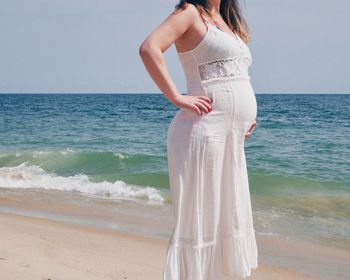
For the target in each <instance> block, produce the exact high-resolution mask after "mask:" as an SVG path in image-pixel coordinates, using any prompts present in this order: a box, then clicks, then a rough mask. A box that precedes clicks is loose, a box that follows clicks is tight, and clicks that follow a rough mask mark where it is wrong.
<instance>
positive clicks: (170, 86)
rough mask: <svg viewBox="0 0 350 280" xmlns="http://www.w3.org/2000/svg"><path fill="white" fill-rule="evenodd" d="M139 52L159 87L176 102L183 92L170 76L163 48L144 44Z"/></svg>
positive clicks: (170, 99) (169, 98)
mask: <svg viewBox="0 0 350 280" xmlns="http://www.w3.org/2000/svg"><path fill="white" fill-rule="evenodd" d="M139 54H140V56H141V58H142V61H143V64H144V65H145V68H146V70H147V72H148V73H149V75H150V76H151V78H152V79H153V81H154V82H155V83H156V84H157V86H158V88H159V89H160V90H161V91H162V93H163V94H164V95H165V96H166V98H167V99H168V100H169V101H170V102H172V103H173V104H176V101H177V98H178V97H179V96H181V93H180V92H179V91H178V90H177V88H176V86H175V84H174V83H173V81H172V80H171V78H170V75H169V72H168V69H167V66H166V63H165V58H164V55H163V52H162V50H161V49H159V48H156V47H151V46H148V45H144V44H143V45H141V47H140V50H139Z"/></svg>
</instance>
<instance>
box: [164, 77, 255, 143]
mask: <svg viewBox="0 0 350 280" xmlns="http://www.w3.org/2000/svg"><path fill="white" fill-rule="evenodd" d="M189 94H190V95H191V93H189ZM204 95H206V96H208V97H210V98H211V99H212V100H213V104H212V108H213V110H212V111H211V112H209V113H203V115H202V116H199V115H198V114H196V113H195V112H193V111H191V110H188V109H180V110H179V111H178V112H177V114H176V116H175V117H174V118H173V120H172V122H171V124H170V131H172V132H174V133H175V134H179V135H181V138H182V139H183V140H184V141H185V138H186V137H190V138H191V137H202V136H203V137H207V136H211V137H214V138H217V139H224V137H225V135H227V133H228V131H230V130H232V129H236V130H239V131H240V132H239V133H241V134H242V135H244V133H245V132H246V131H248V129H249V128H250V127H251V125H252V123H253V122H254V120H255V118H256V115H257V103H256V98H255V93H254V91H253V89H252V87H251V84H250V82H249V81H247V80H245V81H244V80H243V81H230V82H228V81H226V82H220V83H217V84H214V85H213V84H212V85H210V86H209V85H206V86H205V87H204ZM169 136H170V135H169ZM179 137H180V136H179ZM175 138H176V137H175Z"/></svg>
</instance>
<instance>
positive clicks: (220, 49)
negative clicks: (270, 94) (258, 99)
mask: <svg viewBox="0 0 350 280" xmlns="http://www.w3.org/2000/svg"><path fill="white" fill-rule="evenodd" d="M177 53H178V56H179V59H180V62H181V64H182V67H183V70H184V73H185V77H186V83H187V93H188V94H194V95H200V94H202V90H203V85H205V84H208V83H215V82H217V81H222V80H229V79H231V80H237V79H245V80H250V76H249V74H248V68H249V66H250V64H251V62H252V57H251V53H250V50H249V48H248V46H247V45H246V44H245V43H244V41H243V40H242V39H241V38H240V37H239V36H238V35H235V36H233V35H231V34H229V33H227V32H225V31H222V30H220V29H218V28H217V27H216V26H215V25H214V24H212V23H210V22H207V32H206V34H205V36H204V38H203V39H202V41H201V42H200V43H199V44H198V45H197V46H196V47H195V48H193V49H191V50H189V51H185V52H177Z"/></svg>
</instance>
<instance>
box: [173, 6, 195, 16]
mask: <svg viewBox="0 0 350 280" xmlns="http://www.w3.org/2000/svg"><path fill="white" fill-rule="evenodd" d="M179 13H181V14H182V16H186V17H188V18H189V19H195V18H197V17H199V16H200V13H199V10H198V9H197V7H196V6H195V5H194V4H192V3H186V4H185V5H184V7H183V8H179V9H177V10H175V11H174V12H173V14H179Z"/></svg>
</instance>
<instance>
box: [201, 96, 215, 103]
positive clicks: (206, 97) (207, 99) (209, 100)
mask: <svg viewBox="0 0 350 280" xmlns="http://www.w3.org/2000/svg"><path fill="white" fill-rule="evenodd" d="M198 98H200V99H203V100H205V101H207V102H208V103H210V104H212V103H213V100H211V99H210V98H209V97H208V96H204V95H200V96H198Z"/></svg>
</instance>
